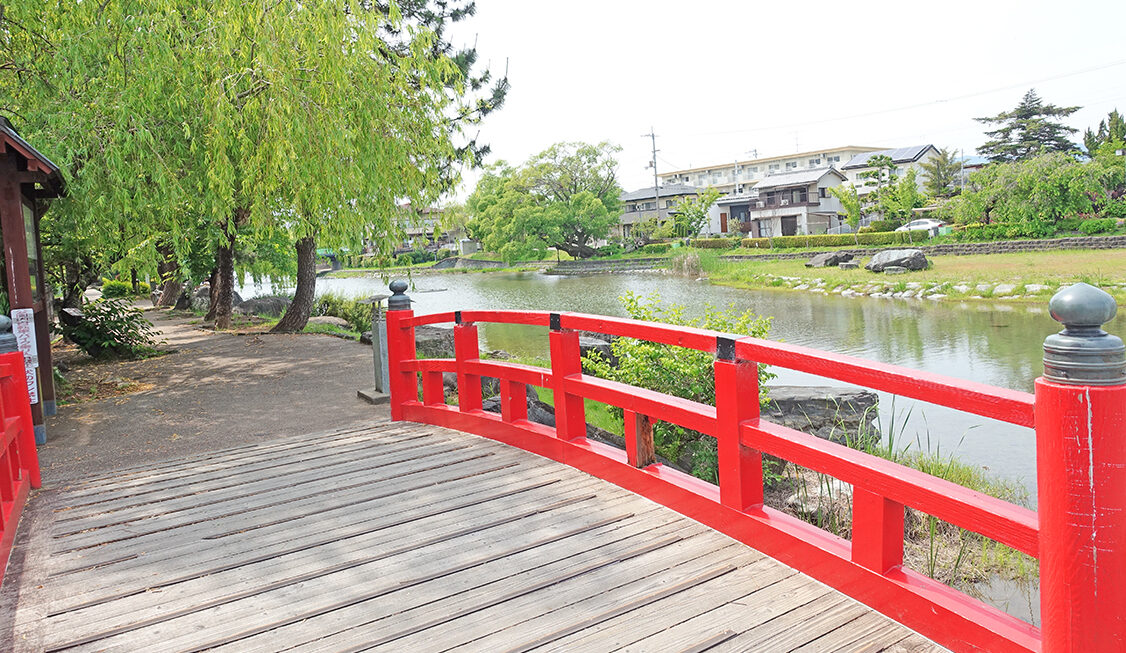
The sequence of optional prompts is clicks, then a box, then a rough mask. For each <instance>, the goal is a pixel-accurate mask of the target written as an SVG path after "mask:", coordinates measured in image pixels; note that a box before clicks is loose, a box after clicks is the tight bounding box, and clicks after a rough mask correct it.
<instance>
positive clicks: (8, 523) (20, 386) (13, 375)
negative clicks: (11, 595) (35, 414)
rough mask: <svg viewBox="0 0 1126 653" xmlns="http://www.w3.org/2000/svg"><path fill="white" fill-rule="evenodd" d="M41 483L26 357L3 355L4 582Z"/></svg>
mask: <svg viewBox="0 0 1126 653" xmlns="http://www.w3.org/2000/svg"><path fill="white" fill-rule="evenodd" d="M49 373H50V372H48V374H49ZM40 484H41V481H40V478H39V454H38V452H37V451H36V450H35V427H34V424H33V423H32V421H31V402H30V401H29V400H28V395H27V375H26V373H25V372H24V364H23V354H22V353H20V352H12V353H7V354H0V582H3V579H4V570H5V569H6V568H7V566H8V557H9V556H10V555H11V553H12V542H13V541H14V540H15V537H16V529H17V528H19V522H20V514H21V513H22V512H23V507H24V504H25V503H26V502H27V495H28V493H29V492H30V491H31V490H32V488H37V487H39V486H40Z"/></svg>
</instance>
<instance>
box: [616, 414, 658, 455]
mask: <svg viewBox="0 0 1126 653" xmlns="http://www.w3.org/2000/svg"><path fill="white" fill-rule="evenodd" d="M622 420H623V426H625V434H626V437H625V440H626V460H628V461H629V464H631V465H633V466H634V467H638V468H641V467H648V466H649V465H652V464H653V463H655V462H657V454H656V447H655V446H654V445H653V422H652V420H650V419H649V416H648V415H643V414H641V413H638V412H634V411H632V410H628V409H627V410H623V411H622Z"/></svg>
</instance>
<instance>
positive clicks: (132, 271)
mask: <svg viewBox="0 0 1126 653" xmlns="http://www.w3.org/2000/svg"><path fill="white" fill-rule="evenodd" d="M129 283H130V284H132V286H133V294H134V295H136V294H137V292H138V291H139V290H140V289H141V287H140V286H139V285H137V268H129Z"/></svg>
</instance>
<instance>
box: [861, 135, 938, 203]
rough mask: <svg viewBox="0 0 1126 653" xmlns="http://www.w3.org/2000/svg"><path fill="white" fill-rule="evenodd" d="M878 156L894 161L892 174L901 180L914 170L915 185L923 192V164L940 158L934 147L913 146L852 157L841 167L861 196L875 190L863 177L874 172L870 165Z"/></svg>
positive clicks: (924, 176)
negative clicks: (936, 157) (937, 157)
mask: <svg viewBox="0 0 1126 653" xmlns="http://www.w3.org/2000/svg"><path fill="white" fill-rule="evenodd" d="M877 156H886V157H888V158H889V159H891V160H892V163H894V164H895V169H894V170H893V171H892V174H894V175H895V176H896V177H900V178H901V177H903V175H905V174H907V171H908V170H914V171H915V173H916V175H917V176H916V179H915V183H916V184H918V186H919V190H922V189H923V182H924V181H926V176H927V173H926V172H924V171H923V168H922V164H923V163H925V162H927V161H930V160H931V159H932V158H934V157H935V156H938V148H936V147H935V146H934V145H912V146H911V147H900V148H896V149H893V150H879V151H878V152H863V153H861V154H857V155H856V156H854V157H852V158H851V159H849V161H848V162H847V163H845V164H844V165H843V166H840V169H841V172H843V173H845V176H846V177H848V181H849V183H851V184H852V185H853V186H855V187H856V192H857V193H858V194H860V195H865V194H867V193H870V192H872V190H874V187H873V186H866V185H865V184H867V183H868V181H869V180H868V179H866V178H864V177H861V175H862V174H864V173H866V172H870V171H871V170H872V167H871V166H870V165H868V163H869V162H870V161H871V160H872V159H873V158H874V157H877Z"/></svg>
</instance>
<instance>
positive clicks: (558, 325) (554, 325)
mask: <svg viewBox="0 0 1126 653" xmlns="http://www.w3.org/2000/svg"><path fill="white" fill-rule="evenodd" d="M547 324H548V326H549V327H550V328H551V330H552V331H562V330H563V321H562V320H561V319H560V317H559V314H558V313H552V314H551V315H549V316H548V318H547Z"/></svg>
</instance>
